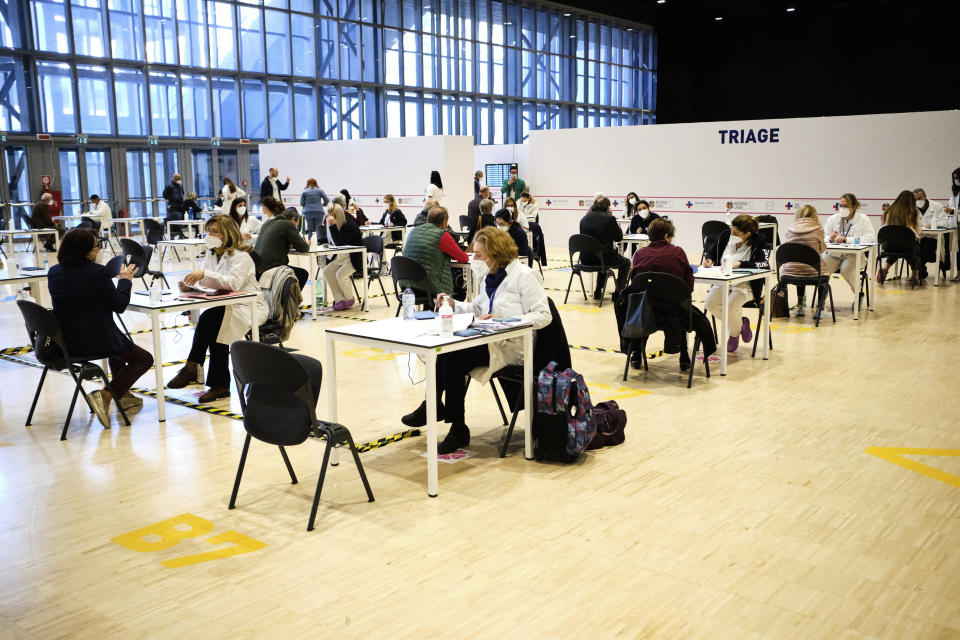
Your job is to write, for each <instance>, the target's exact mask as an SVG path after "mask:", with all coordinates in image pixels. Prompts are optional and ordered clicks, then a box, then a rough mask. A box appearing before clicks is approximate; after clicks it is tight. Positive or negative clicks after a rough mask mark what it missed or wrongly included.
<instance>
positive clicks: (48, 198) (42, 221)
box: [30, 193, 64, 251]
mask: <svg viewBox="0 0 960 640" xmlns="http://www.w3.org/2000/svg"><path fill="white" fill-rule="evenodd" d="M52 202H53V195H52V194H49V193H45V194H43V195H42V196H40V202H38V203H37V204H36V205H34V207H33V211H31V212H30V228H31V229H56V230H57V235H58V236H60V237H61V238H62V237H63V233H64V228H63V225H62V224H60V223H59V222H54V220H53V215H52V214H51V212H50V204H51V203H52ZM40 241H41V242H43V248H44V249H46V250H47V251H56V250H57V245H56V242H55V241H54V239H53V238H51V237H50V235H49V234H47V235H43V236H40Z"/></svg>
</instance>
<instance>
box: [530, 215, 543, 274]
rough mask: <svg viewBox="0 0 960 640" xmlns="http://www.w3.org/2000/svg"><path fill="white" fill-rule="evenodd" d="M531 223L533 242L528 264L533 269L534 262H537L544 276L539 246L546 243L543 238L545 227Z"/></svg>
mask: <svg viewBox="0 0 960 640" xmlns="http://www.w3.org/2000/svg"><path fill="white" fill-rule="evenodd" d="M529 224H530V234H531V235H532V236H533V242H531V243H530V255H529V256H527V266H528V267H530V268H531V269H533V263H534V262H536V263H537V268H538V269H540V275H541V276H543V266H542V265H541V255H540V250H539V247H540V246H542V245H543V244H544V240H543V227H541V226H540V225H539V224H538V223H536V222H533V221H532V220H531V221H529Z"/></svg>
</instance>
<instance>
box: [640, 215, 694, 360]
mask: <svg viewBox="0 0 960 640" xmlns="http://www.w3.org/2000/svg"><path fill="white" fill-rule="evenodd" d="M675 232H676V231H675V229H674V226H673V223H672V222H670V221H669V220H664V219H663V218H658V219H656V220H654V221H653V222H652V223H651V224H650V228H649V229H648V230H647V234H648V235H649V236H650V244H648V245H647V246H645V247H642V248H640V249H638V250H637V252H636V253H634V254H633V260H632V262H631V265H630V279H631V280H633V277H634V276H636V275H637V274H640V273H650V272H658V273H669V274H671V275H674V276H677V277H678V278H680V279H681V280H683V281H684V282H685V283H686V284H687V286H688V287H690V291H693V269H692V268H691V267H690V260H688V259H687V254H686V252H685V251H684V250H683V249H681V248H680V247H678V246H677V245H675V244H673V238H674V235H675ZM660 328H661V329H662V330H663V351H664V353H677V352H679V353H680V370H681V371H686V370H687V369H689V368H690V354H689V352H688V351H687V341H686V340H685V339H684V338H685V337H684V333H683V330H682V329H681V328H680V326H679V325H677V324H673V325H669V324H668V325H666V326H663V325H662V326H661V327H660ZM642 358H643V354H641V353H639V352H638V353H634V354H633V358H632V359H631V364H632V365H633V368H634V369H639V368H640V367H642V366H643V359H642Z"/></svg>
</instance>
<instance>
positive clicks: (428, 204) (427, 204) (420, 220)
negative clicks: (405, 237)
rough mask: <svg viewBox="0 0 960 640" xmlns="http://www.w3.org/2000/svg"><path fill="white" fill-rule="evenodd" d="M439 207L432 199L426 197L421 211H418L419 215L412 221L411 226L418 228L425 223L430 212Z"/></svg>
mask: <svg viewBox="0 0 960 640" xmlns="http://www.w3.org/2000/svg"><path fill="white" fill-rule="evenodd" d="M438 206H440V205H439V203H438V202H437V201H436V200H434V199H433V198H430V197H428V198H427V199H426V200H424V202H423V209H421V210H420V213H418V214H417V217H416V218H414V219H413V226H415V227H419V226H420V225H422V224H424V223H426V221H427V216H429V215H430V210H431V209H433V208H434V207H438Z"/></svg>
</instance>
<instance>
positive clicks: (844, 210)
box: [840, 207, 850, 218]
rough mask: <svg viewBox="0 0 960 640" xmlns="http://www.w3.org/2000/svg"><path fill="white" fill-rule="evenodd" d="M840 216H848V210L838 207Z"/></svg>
mask: <svg viewBox="0 0 960 640" xmlns="http://www.w3.org/2000/svg"><path fill="white" fill-rule="evenodd" d="M840 215H842V216H843V217H844V218H846V217H847V216H848V215H850V209H848V208H847V207H840Z"/></svg>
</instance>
